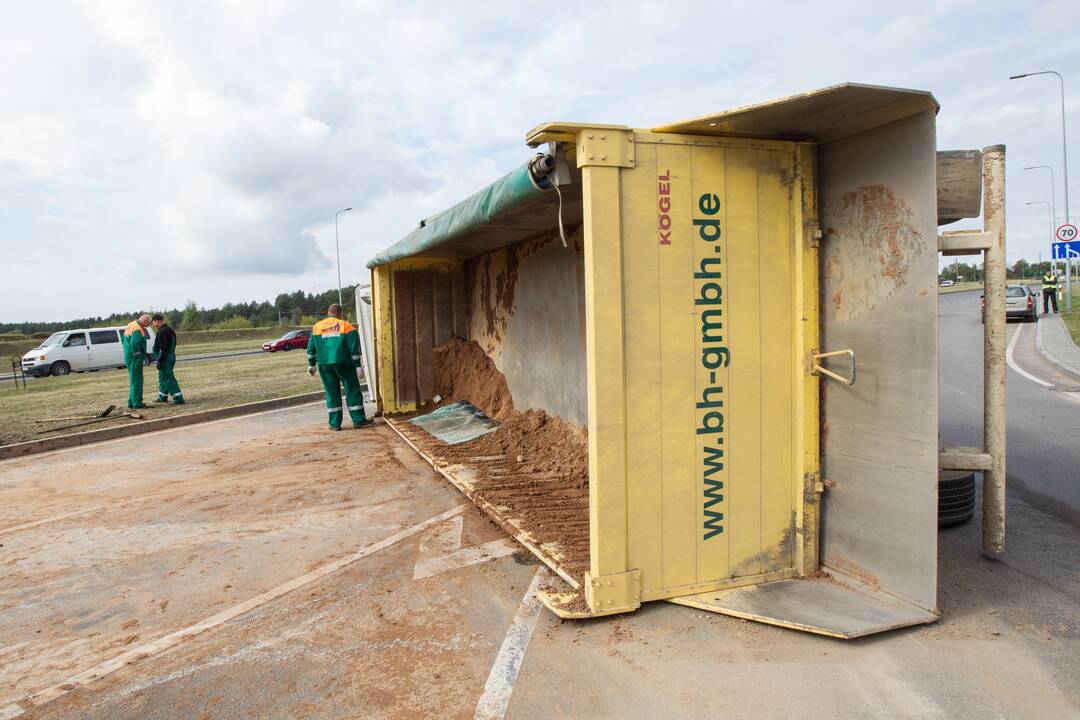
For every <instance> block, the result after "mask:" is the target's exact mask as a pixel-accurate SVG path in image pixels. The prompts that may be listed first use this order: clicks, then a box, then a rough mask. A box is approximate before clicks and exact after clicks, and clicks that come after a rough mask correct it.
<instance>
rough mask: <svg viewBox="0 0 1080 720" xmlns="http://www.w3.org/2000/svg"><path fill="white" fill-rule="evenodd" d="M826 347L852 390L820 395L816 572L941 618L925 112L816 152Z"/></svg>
mask: <svg viewBox="0 0 1080 720" xmlns="http://www.w3.org/2000/svg"><path fill="white" fill-rule="evenodd" d="M819 154H820V163H821V166H820V173H821V183H820V192H821V218H822V227H823V228H824V238H823V240H822V246H821V263H822V302H821V316H822V347H823V348H824V349H826V350H832V349H840V348H852V349H854V350H855V352H856V355H857V361H858V382H857V383H856V384H855V385H853V386H851V387H845V386H843V385H842V384H839V383H835V382H828V383H825V384H824V386H823V402H822V427H823V428H825V429H824V430H823V432H822V443H821V446H822V473H823V475H824V477H826V478H828V479H829V480H830V481H832V482H834V483H835V487H833V488H832V489H830V490H829V491H828V492H827V493H826V496H825V500H824V503H823V510H822V512H823V517H822V532H823V534H822V560H823V563H824V565H825V566H826V567H828V568H831V569H833V570H837V571H840V572H845V573H848V574H850V575H853V576H855V577H857V578H859V579H861V580H863V581H864V582H866V583H867V584H869V585H872V586H874V587H880V588H882V589H884V590H886V591H887V592H889V593H891V594H893V595H896V596H897V597H900V598H903V599H905V600H908V601H909V602H912V603H914V604H916V605H918V606H919V607H921V608H924V609H926V610H931V611H932V610H934V609H935V608H936V606H937V600H936V599H937V590H936V588H937V483H938V470H937V467H938V417H937V408H938V348H937V342H938V340H937V317H938V316H937V262H938V261H937V196H936V184H935V177H936V162H935V161H936V158H935V133H934V111H933V110H930V109H928V110H926V111H924V112H921V113H918V114H916V115H912V116H910V117H907V118H904V119H902V120H899V121H897V122H893V123H891V124H888V125H885V126H882V127H879V128H875V129H873V130H872V131H870V132H865V133H861V134H859V135H856V136H854V137H850V138H847V139H844V140H840V141H837V142H833V143H829V144H826V145H823V146H821V147H820V148H819Z"/></svg>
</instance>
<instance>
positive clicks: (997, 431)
mask: <svg viewBox="0 0 1080 720" xmlns="http://www.w3.org/2000/svg"><path fill="white" fill-rule="evenodd" d="M983 229H984V231H985V232H987V233H990V235H991V236H992V239H991V240H990V246H989V248H988V249H987V250H986V251H985V253H984V256H983V258H984V268H985V271H984V273H983V288H984V293H985V297H986V323H985V325H984V326H983V333H984V347H985V351H984V355H983V445H984V447H985V448H986V453H987V454H988V455H989V456H990V469H989V470H986V471H984V472H983V507H982V510H983V513H982V533H983V553H984V554H985V555H986V556H987V557H990V558H994V559H996V558H998V557H1000V556H1001V553H1002V552H1004V550H1005V146H1004V145H991V146H990V147H987V148H984V149H983Z"/></svg>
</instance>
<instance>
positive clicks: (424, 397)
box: [413, 270, 435, 404]
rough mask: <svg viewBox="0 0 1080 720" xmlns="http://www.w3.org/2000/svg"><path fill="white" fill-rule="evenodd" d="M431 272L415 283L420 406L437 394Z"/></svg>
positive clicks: (419, 276)
mask: <svg viewBox="0 0 1080 720" xmlns="http://www.w3.org/2000/svg"><path fill="white" fill-rule="evenodd" d="M434 274H435V273H433V272H432V271H431V270H421V271H418V272H417V273H416V274H415V276H414V281H413V308H414V312H415V317H416V326H415V331H414V332H415V333H416V392H417V395H418V402H419V403H420V404H423V403H426V402H429V401H430V400H431V397H432V396H433V395H434V394H435V365H434V358H433V357H432V355H433V353H432V350H433V349H434V347H435V309H434V307H433V304H432V300H433V295H432V275H434Z"/></svg>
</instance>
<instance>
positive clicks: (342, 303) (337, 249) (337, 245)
mask: <svg viewBox="0 0 1080 720" xmlns="http://www.w3.org/2000/svg"><path fill="white" fill-rule="evenodd" d="M350 210H352V208H351V207H347V208H345V209H344V210H338V211H337V212H336V213H334V251H335V252H336V253H337V302H338V305H340V306H341V307H342V308H343V309H344V307H345V301H344V300H342V298H341V243H339V242H338V217H339V216H340V215H341V213H344V212H349V211H350Z"/></svg>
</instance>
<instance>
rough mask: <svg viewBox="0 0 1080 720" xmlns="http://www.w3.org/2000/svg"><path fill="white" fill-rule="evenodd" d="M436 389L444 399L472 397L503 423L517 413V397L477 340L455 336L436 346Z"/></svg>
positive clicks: (478, 405)
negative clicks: (515, 397)
mask: <svg viewBox="0 0 1080 720" xmlns="http://www.w3.org/2000/svg"><path fill="white" fill-rule="evenodd" d="M434 364H435V392H436V394H438V395H441V396H442V397H443V400H442V402H443V403H446V402H456V401H458V400H468V401H469V402H471V403H472V404H473V405H475V406H476V407H478V408H480V409H481V410H483V411H484V413H485V414H486V415H487V416H488V417H489V418H492V419H494V420H498V421H499V422H502V421H503V420H506V419H507V418H509V417H510V415H511V414H512V413H513V412H514V398H513V397H512V396H511V395H510V388H509V387H508V386H507V384H506V376H505V375H503V374H502V373H501V372H499V369H498V368H496V367H495V363H494V362H492V361H491V358H489V357H488V355H487V353H485V352H484V349H483V348H481V347H480V344H479V343H478V342H476V341H475V340H473V341H471V342H466V341H465V340H462V339H461V338H453V339H451V340H450V341H449V342H446V343H443V344H442V345H440V346H438V347H437V348H435V352H434Z"/></svg>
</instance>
